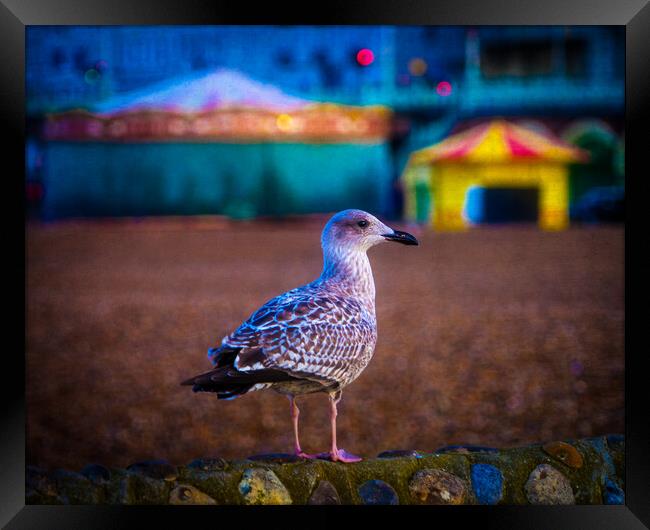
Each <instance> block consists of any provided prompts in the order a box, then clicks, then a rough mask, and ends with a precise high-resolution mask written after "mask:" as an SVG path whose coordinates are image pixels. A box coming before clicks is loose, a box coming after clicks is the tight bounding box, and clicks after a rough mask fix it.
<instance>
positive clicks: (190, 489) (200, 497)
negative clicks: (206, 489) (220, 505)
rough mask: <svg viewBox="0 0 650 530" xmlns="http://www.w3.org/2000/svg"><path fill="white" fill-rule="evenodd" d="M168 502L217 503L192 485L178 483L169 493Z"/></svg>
mask: <svg viewBox="0 0 650 530" xmlns="http://www.w3.org/2000/svg"><path fill="white" fill-rule="evenodd" d="M169 504H180V505H193V504H217V501H215V500H214V499H213V498H212V497H210V496H209V495H207V494H205V493H203V492H202V491H201V490H198V489H196V488H195V487H194V486H190V485H189V484H179V485H178V486H176V487H175V488H174V489H173V490H172V491H171V492H170V493H169Z"/></svg>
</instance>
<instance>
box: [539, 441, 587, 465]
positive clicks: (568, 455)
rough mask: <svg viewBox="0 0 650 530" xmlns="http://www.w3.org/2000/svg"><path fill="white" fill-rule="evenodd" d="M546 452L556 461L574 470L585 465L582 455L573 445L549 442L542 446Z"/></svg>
mask: <svg viewBox="0 0 650 530" xmlns="http://www.w3.org/2000/svg"><path fill="white" fill-rule="evenodd" d="M542 449H543V450H544V452H545V453H546V454H548V455H551V456H552V457H553V458H555V459H556V460H559V461H560V462H562V463H563V464H566V465H567V466H569V467H572V468H574V469H580V468H581V467H582V464H583V459H582V455H581V454H580V453H579V452H578V450H577V449H576V448H575V447H573V446H572V445H571V444H568V443H566V442H549V443H547V444H544V445H543V446H542Z"/></svg>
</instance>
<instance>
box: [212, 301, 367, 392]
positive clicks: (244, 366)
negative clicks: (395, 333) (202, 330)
mask: <svg viewBox="0 0 650 530" xmlns="http://www.w3.org/2000/svg"><path fill="white" fill-rule="evenodd" d="M375 341H376V328H375V321H374V315H372V314H370V313H369V312H368V311H367V310H366V309H365V307H364V306H363V305H362V304H360V303H359V302H357V301H355V300H353V299H350V298H346V297H342V296H335V295H332V294H329V293H328V294H326V295H325V294H322V293H318V292H316V293H314V292H308V291H307V292H304V291H303V292H298V290H294V291H289V292H288V293H286V294H285V295H282V296H279V297H277V298H274V299H272V300H270V301H268V302H267V303H266V304H264V305H263V306H262V307H260V309H258V310H257V311H256V312H255V313H253V314H252V315H251V317H250V318H249V319H248V320H246V321H245V322H244V323H243V324H242V325H241V326H240V327H239V328H238V329H237V330H235V332H233V333H232V334H230V335H228V336H227V337H226V338H224V340H223V342H222V346H221V348H222V349H226V350H230V349H234V348H238V349H239V351H238V353H237V355H236V356H235V357H234V360H233V365H234V366H235V368H236V369H237V370H240V371H254V370H263V369H276V370H283V371H286V372H287V373H290V374H295V375H300V376H302V377H305V378H314V379H316V380H319V381H322V380H327V381H331V380H335V381H338V380H340V379H341V378H343V377H345V374H346V372H357V371H358V370H357V367H360V368H361V369H362V365H364V364H365V363H364V359H365V358H367V356H368V355H371V354H372V349H373V348H374V344H375Z"/></svg>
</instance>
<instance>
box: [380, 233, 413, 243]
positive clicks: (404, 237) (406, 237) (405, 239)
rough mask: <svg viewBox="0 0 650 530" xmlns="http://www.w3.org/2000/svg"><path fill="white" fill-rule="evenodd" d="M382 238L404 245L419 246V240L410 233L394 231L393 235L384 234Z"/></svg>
mask: <svg viewBox="0 0 650 530" xmlns="http://www.w3.org/2000/svg"><path fill="white" fill-rule="evenodd" d="M382 237H383V238H384V239H386V240H387V241H397V242H398V243H402V244H403V245H419V243H418V240H417V239H415V237H414V236H412V235H411V234H409V233H408V232H401V231H399V230H393V233H392V234H382Z"/></svg>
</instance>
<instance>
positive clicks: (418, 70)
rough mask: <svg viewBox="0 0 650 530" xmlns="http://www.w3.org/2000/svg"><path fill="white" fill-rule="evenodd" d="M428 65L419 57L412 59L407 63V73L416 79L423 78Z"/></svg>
mask: <svg viewBox="0 0 650 530" xmlns="http://www.w3.org/2000/svg"><path fill="white" fill-rule="evenodd" d="M428 67H429V65H428V64H427V62H426V61H425V60H424V59H422V58H421V57H414V58H413V59H411V60H410V61H409V72H411V75H414V76H416V77H420V76H423V75H424V74H425V73H426V72H427V68H428Z"/></svg>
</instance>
